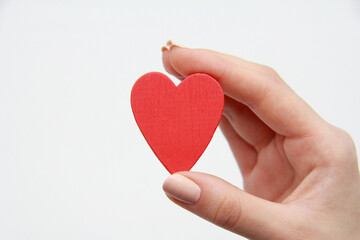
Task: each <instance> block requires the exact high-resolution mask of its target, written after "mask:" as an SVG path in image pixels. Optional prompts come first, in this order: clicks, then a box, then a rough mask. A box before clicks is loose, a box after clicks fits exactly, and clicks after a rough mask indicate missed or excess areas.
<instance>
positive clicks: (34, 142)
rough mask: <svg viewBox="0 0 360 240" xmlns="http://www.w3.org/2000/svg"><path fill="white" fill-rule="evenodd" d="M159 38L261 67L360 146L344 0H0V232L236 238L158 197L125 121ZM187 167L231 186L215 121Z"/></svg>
mask: <svg viewBox="0 0 360 240" xmlns="http://www.w3.org/2000/svg"><path fill="white" fill-rule="evenodd" d="M29 2H31V3H29ZM169 39H172V40H173V41H174V42H176V43H178V44H180V45H185V46H188V47H201V48H210V49H214V50H217V51H220V52H226V53H230V54H233V55H237V56H240V57H242V58H245V59H248V60H251V61H255V62H259V63H262V64H266V65H269V66H271V67H273V68H274V69H276V70H277V71H278V72H279V74H280V75H281V76H282V77H283V78H284V79H285V80H286V81H287V82H288V84H289V85H290V86H291V87H292V88H294V89H295V91H296V92H297V93H298V94H299V95H300V96H301V97H303V98H304V99H305V100H306V101H307V102H308V103H309V104H310V105H311V106H312V107H313V108H314V109H315V110H316V111H318V112H319V113H320V115H321V116H323V117H324V118H325V119H326V120H327V121H329V122H331V123H332V124H335V125H337V126H339V127H341V128H344V129H345V130H347V131H348V132H350V134H351V135H352V136H353V138H354V140H355V142H356V145H357V148H358V149H359V147H360V127H359V123H360V111H359V104H360V95H359V90H360V83H359V81H360V4H359V3H358V2H356V1H324V2H322V1H311V2H310V1H298V2H293V1H291V2H289V1H283V2H281V1H280V2H279V1H276V2H275V1H273V2H269V1H263V2H260V1H256V2H254V1H198V2H196V3H194V1H177V2H170V1H157V2H156V1H128V2H125V1H110V0H107V1H94V0H93V1H79V0H75V1H70V0H69V1H65V0H63V1H45V0H44V1H35V0H34V1H11V0H8V1H7V0H5V1H4V0H2V1H1V0H0V239H4V240H7V239H10V240H13V239H34V240H35V239H36V240H42V239H44V240H45V239H52V240H57V239H74V240H75V239H86V240H88V239H239V237H238V236H236V235H235V234H233V233H230V232H227V231H225V230H222V229H220V228H218V227H216V226H214V225H212V224H210V223H207V222H206V221H204V220H202V219H200V218H198V217H197V216H194V215H192V214H191V213H188V212H186V211H185V210H183V209H181V208H179V207H177V206H176V205H175V204H173V203H172V202H170V201H169V200H168V199H167V198H166V197H165V194H164V193H163V191H162V189H161V186H162V182H163V180H164V179H165V178H166V177H167V176H168V175H169V174H168V173H167V172H166V170H165V169H164V168H163V167H162V165H161V164H160V163H159V161H158V160H157V159H156V157H155V156H154V154H153V153H152V152H151V150H150V148H149V147H148V146H147V144H146V142H145V140H144V139H143V137H142V135H141V133H140V131H139V130H138V128H137V126H136V124H135V122H134V119H133V116H132V112H131V108H130V101H129V97H130V90H131V87H132V84H133V83H134V81H135V80H136V79H137V78H138V77H140V76H141V75H142V74H144V73H146V72H149V71H162V72H164V69H163V67H162V63H161V51H160V49H161V46H162V45H164V44H165V42H166V41H167V40H169ZM193 170H195V171H202V172H207V173H211V174H214V175H217V176H219V177H222V178H224V179H226V180H227V181H229V182H231V183H233V184H236V185H238V186H241V184H242V180H241V176H240V174H239V171H238V169H237V166H236V164H235V161H234V159H233V157H232V154H231V152H230V150H229V147H228V145H227V143H226V141H225V139H224V138H223V136H222V134H221V132H220V131H218V132H216V134H215V137H214V139H213V140H212V142H211V143H210V145H209V147H208V149H207V150H206V151H205V153H204V155H203V156H202V157H201V159H200V160H199V162H198V164H197V165H196V166H195V167H194V168H193Z"/></svg>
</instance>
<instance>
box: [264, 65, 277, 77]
mask: <svg viewBox="0 0 360 240" xmlns="http://www.w3.org/2000/svg"><path fill="white" fill-rule="evenodd" d="M261 68H262V72H263V73H264V74H266V75H268V76H269V77H275V78H278V77H279V75H278V73H277V72H276V71H275V70H274V69H273V68H271V67H269V66H266V65H261Z"/></svg>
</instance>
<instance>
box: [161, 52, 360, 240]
mask: <svg viewBox="0 0 360 240" xmlns="http://www.w3.org/2000/svg"><path fill="white" fill-rule="evenodd" d="M169 47H170V49H168V48H163V63H164V66H165V69H166V70H167V71H168V72H169V73H170V74H172V75H174V76H176V77H178V78H179V79H184V78H185V77H187V76H188V75H190V74H193V73H199V72H200V73H206V74H209V75H211V76H212V77H214V78H215V79H216V80H218V81H219V83H220V85H221V86H222V88H223V90H224V93H225V107H224V113H223V117H222V120H221V123H220V127H221V130H222V131H223V133H224V135H225V137H226V138H227V140H228V142H229V144H230V146H231V149H232V151H233V153H234V155H235V157H236V159H237V162H238V165H239V167H240V169H241V173H242V176H243V178H244V190H245V191H243V190H241V189H239V188H237V187H235V186H233V185H231V184H230V183H227V182H225V181H224V180H221V179H219V178H217V177H215V176H211V175H207V174H203V173H195V172H179V173H175V174H173V175H172V176H170V177H169V178H168V179H167V180H166V181H165V183H164V186H163V188H164V190H165V192H166V193H167V195H168V196H169V198H170V199H171V200H172V201H174V202H175V203H176V204H178V205H180V206H181V207H183V208H185V209H187V210H189V211H191V212H193V213H195V214H197V215H199V216H200V217H202V218H205V219H207V220H208V221H211V222H213V223H215V224H217V225H219V226H221V227H223V228H226V229H228V230H230V231H233V232H234V233H237V234H240V235H243V236H245V237H248V238H251V239H276V240H279V239H327V240H329V239H360V174H359V168H358V162H357V157H356V151H355V147H354V144H353V141H352V139H351V137H350V136H349V135H348V134H347V133H346V132H344V131H343V130H341V129H338V128H336V127H334V126H332V125H330V124H329V123H327V122H326V121H324V120H323V119H322V118H321V117H319V116H318V115H317V114H316V113H315V112H314V111H313V110H312V109H311V107H310V106H308V105H307V104H306V103H305V102H304V101H303V100H302V99H301V98H300V97H298V96H297V95H296V94H295V93H294V92H293V91H292V90H291V89H290V88H289V87H288V86H287V85H286V83H285V82H284V81H283V80H282V79H281V78H280V77H279V75H278V74H277V73H276V72H275V71H274V70H272V69H271V68H269V67H266V66H263V65H259V64H256V63H251V62H248V61H245V60H243V59H240V58H236V57H233V56H229V55H225V54H221V53H217V52H213V51H209V50H204V49H188V48H182V47H179V46H175V45H170V46H169Z"/></svg>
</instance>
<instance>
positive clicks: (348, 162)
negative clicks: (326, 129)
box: [325, 126, 357, 169]
mask: <svg viewBox="0 0 360 240" xmlns="http://www.w3.org/2000/svg"><path fill="white" fill-rule="evenodd" d="M331 128H332V131H331V134H330V135H328V136H327V138H326V139H327V140H326V142H327V144H326V145H325V146H326V148H327V149H328V150H327V151H326V152H327V153H328V154H327V157H328V159H329V160H330V162H332V164H333V165H334V166H336V167H337V168H340V169H341V168H345V169H347V168H348V167H350V168H354V167H356V166H357V157H356V148H355V144H354V141H353V139H352V137H351V136H350V134H349V133H347V132H346V131H345V130H343V129H340V128H337V127H334V126H331ZM356 168H357V167H356Z"/></svg>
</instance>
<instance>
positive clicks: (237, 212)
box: [212, 194, 242, 230]
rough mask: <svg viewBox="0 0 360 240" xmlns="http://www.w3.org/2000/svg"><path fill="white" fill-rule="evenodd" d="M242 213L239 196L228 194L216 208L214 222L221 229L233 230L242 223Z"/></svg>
mask: <svg viewBox="0 0 360 240" xmlns="http://www.w3.org/2000/svg"><path fill="white" fill-rule="evenodd" d="M241 213H242V212H241V204H240V200H239V196H235V195H234V194H226V195H225V196H224V197H223V199H222V200H221V201H220V203H219V204H218V206H217V207H216V211H215V214H214V217H213V219H212V222H213V223H215V224H216V225H218V226H220V227H223V228H226V229H229V230H231V229H233V228H234V227H235V226H236V225H237V224H238V222H239V221H240V217H241Z"/></svg>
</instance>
